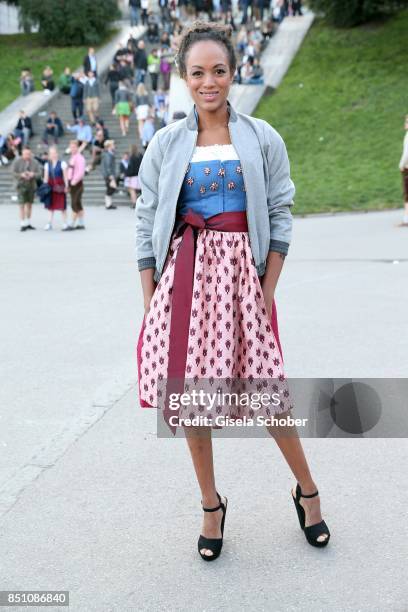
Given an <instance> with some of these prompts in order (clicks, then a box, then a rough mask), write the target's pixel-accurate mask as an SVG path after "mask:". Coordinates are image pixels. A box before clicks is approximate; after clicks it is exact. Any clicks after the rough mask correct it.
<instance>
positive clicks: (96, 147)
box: [86, 129, 107, 174]
mask: <svg viewBox="0 0 408 612" xmlns="http://www.w3.org/2000/svg"><path fill="white" fill-rule="evenodd" d="M106 140H107V138H105V134H104V131H103V130H102V129H97V130H96V134H95V138H94V139H93V141H92V157H91V162H90V163H89V164H88V165H87V167H86V174H89V172H92V171H93V170H95V167H96V166H97V165H98V164H100V163H101V157H102V153H103V148H104V144H105V142H106Z"/></svg>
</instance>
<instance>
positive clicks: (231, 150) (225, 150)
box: [191, 144, 239, 162]
mask: <svg viewBox="0 0 408 612" xmlns="http://www.w3.org/2000/svg"><path fill="white" fill-rule="evenodd" d="M211 159H219V160H220V161H226V160H227V159H239V157H238V155H237V152H236V150H235V147H234V145H232V144H214V145H203V146H196V148H195V149H194V153H193V157H192V158H191V161H192V162H199V161H209V160H211Z"/></svg>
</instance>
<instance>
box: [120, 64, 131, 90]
mask: <svg viewBox="0 0 408 612" xmlns="http://www.w3.org/2000/svg"><path fill="white" fill-rule="evenodd" d="M118 73H119V82H120V81H122V82H123V84H124V85H126V87H129V88H130V87H132V85H133V72H132V67H131V66H130V65H129V64H128V62H127V61H126V60H125V58H122V59H121V60H120V62H119V66H118Z"/></svg>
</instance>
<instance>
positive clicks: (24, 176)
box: [12, 146, 41, 232]
mask: <svg viewBox="0 0 408 612" xmlns="http://www.w3.org/2000/svg"><path fill="white" fill-rule="evenodd" d="M12 170H13V175H14V179H15V182H16V189H17V198H18V204H19V214H20V231H21V232H25V231H26V230H33V229H35V227H33V225H31V211H32V206H33V202H34V197H35V192H36V189H37V180H40V179H41V167H40V165H39V164H38V162H37V161H36V160H35V159H33V156H32V153H31V149H30V147H28V146H25V147H24V148H23V150H22V153H21V157H18V158H17V159H16V160H15V161H14V162H13V167H12Z"/></svg>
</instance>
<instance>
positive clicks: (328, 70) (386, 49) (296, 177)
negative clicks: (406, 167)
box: [254, 11, 408, 214]
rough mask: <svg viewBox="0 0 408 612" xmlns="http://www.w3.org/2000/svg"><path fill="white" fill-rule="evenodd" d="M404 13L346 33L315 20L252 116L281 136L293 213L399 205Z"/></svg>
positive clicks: (406, 97)
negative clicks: (293, 194) (273, 88)
mask: <svg viewBox="0 0 408 612" xmlns="http://www.w3.org/2000/svg"><path fill="white" fill-rule="evenodd" d="M407 32H408V11H404V12H403V13H400V14H399V15H397V16H395V17H393V18H392V19H390V20H389V21H388V22H386V23H383V24H376V25H373V24H372V25H366V26H363V27H359V28H354V29H350V30H338V29H336V28H333V27H329V26H328V25H326V24H325V22H324V21H323V20H321V19H319V20H316V22H315V23H314V24H313V26H312V28H311V30H310V31H309V33H308V35H307V37H306V39H305V41H304V43H303V46H302V47H301V49H300V51H299V53H298V55H297V56H296V58H295V60H294V62H293V64H292V65H291V67H290V69H289V71H288V73H287V75H286V76H285V78H284V80H283V82H282V84H281V86H280V87H279V88H278V89H277V90H276V91H275V92H274V93H272V94H271V95H268V96H265V97H264V98H263V99H262V100H261V102H260V104H259V105H258V107H257V109H256V112H255V113H254V115H255V116H256V117H262V118H263V119H266V120H267V121H268V122H269V123H270V124H271V125H272V126H273V127H275V129H277V130H278V132H279V133H280V134H281V135H282V137H283V138H284V140H285V142H286V145H287V149H288V153H289V158H290V162H291V174H292V178H293V181H294V183H295V185H296V197H295V206H294V208H293V213H294V214H295V213H297V214H302V213H309V212H323V211H324V212H335V211H339V210H379V209H384V208H395V207H399V206H402V186H401V177H400V172H399V170H398V163H399V160H400V157H401V153H402V141H403V137H404V116H405V114H406V113H408V88H407V65H406V40H407Z"/></svg>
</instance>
